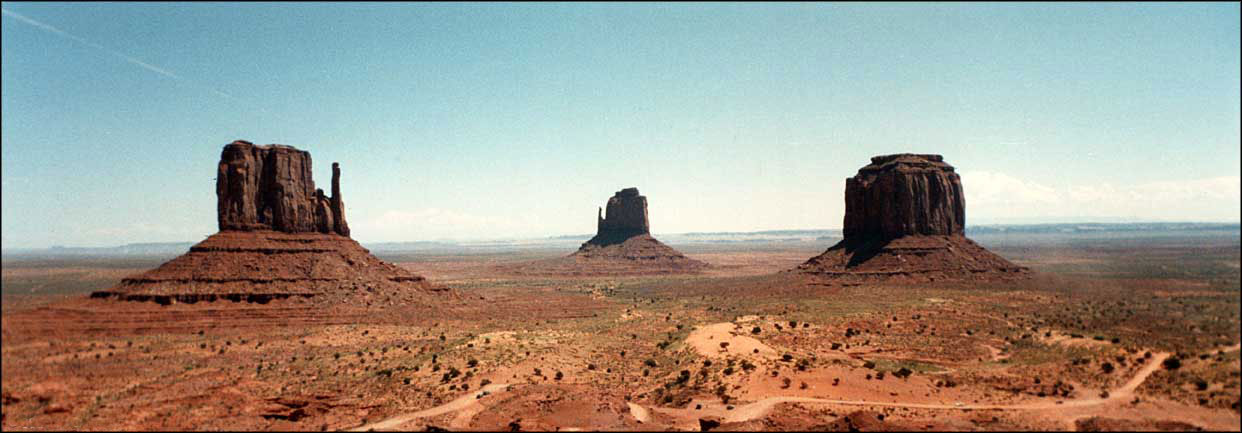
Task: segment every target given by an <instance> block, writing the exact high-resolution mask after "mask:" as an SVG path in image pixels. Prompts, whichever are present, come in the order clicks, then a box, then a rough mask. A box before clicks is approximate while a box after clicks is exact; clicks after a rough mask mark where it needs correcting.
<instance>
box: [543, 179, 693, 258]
mask: <svg viewBox="0 0 1242 433" xmlns="http://www.w3.org/2000/svg"><path fill="white" fill-rule="evenodd" d="M601 213H603V215H602V216H597V217H596V218H597V220H596V221H597V227H598V231H597V232H596V234H595V237H592V238H591V239H590V240H588V241H586V242H584V243H583V244H582V246H581V247H579V248H578V251H577V252H575V253H573V254H571V255H570V256H569V257H566V258H564V260H554V261H552V262H553V263H548V264H547V266H546V267H547V268H548V269H547V272H548V273H561V274H564V273H568V274H575V275H589V274H646V273H679V272H696V271H698V270H701V269H703V268H706V267H707V264H706V263H703V262H700V261H698V260H694V259H691V258H688V257H686V256H685V255H684V254H682V253H681V252H679V251H677V250H675V249H673V248H672V247H669V246H668V245H665V244H664V243H663V242H660V241H659V240H657V239H656V238H654V237H652V236H651V224H650V223H649V222H648V220H647V197H644V196H642V195H639V193H638V188H626V189H623V190H620V191H617V193H616V194H613V196H612V198H609V199H608V206H607V208H606V211H605V210H601Z"/></svg>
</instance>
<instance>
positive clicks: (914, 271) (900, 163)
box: [795, 153, 1029, 282]
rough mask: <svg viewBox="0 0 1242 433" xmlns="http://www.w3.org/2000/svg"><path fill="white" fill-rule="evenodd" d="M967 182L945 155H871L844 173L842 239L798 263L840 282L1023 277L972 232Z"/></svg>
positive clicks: (1024, 272) (800, 269) (1021, 270)
mask: <svg viewBox="0 0 1242 433" xmlns="http://www.w3.org/2000/svg"><path fill="white" fill-rule="evenodd" d="M965 226H966V203H965V198H964V197H963V195H962V182H961V178H960V177H958V175H957V173H955V172H954V171H953V167H952V166H950V165H949V164H947V163H945V162H944V158H942V157H941V156H940V155H919V154H909V153H902V154H896V155H884V156H877V157H874V158H871V164H869V165H867V166H865V167H863V168H861V169H859V170H858V174H857V175H855V176H854V177H852V178H848V179H846V180H845V228H844V230H843V234H844V239H842V240H841V242H838V243H837V244H836V245H833V246H832V247H831V248H828V250H827V251H825V252H824V253H823V254H820V255H819V256H816V257H814V258H812V259H810V260H807V261H806V262H805V263H803V264H801V265H799V266H798V267H797V268H796V269H795V271H797V272H801V273H806V274H812V275H816V276H821V277H829V279H833V280H839V281H843V282H862V281H872V280H877V281H878V280H882V281H890V280H910V281H935V280H959V279H997V278H1010V277H1023V276H1026V275H1027V274H1028V273H1029V271H1028V270H1027V268H1024V267H1021V266H1017V265H1014V264H1013V263H1010V262H1009V261H1008V260H1005V259H1004V258H1002V257H1000V256H998V255H996V254H993V253H992V252H991V251H988V250H987V249H985V248H983V247H981V246H979V245H978V244H976V243H975V242H974V241H971V240H970V239H967V238H966V236H965V235H964V234H963V229H964V227H965Z"/></svg>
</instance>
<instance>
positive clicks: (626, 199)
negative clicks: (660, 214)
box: [588, 188, 651, 245]
mask: <svg viewBox="0 0 1242 433" xmlns="http://www.w3.org/2000/svg"><path fill="white" fill-rule="evenodd" d="M605 209H606V210H604V211H601V212H603V213H604V214H603V215H602V216H597V217H596V218H597V222H598V224H597V230H596V233H595V237H594V238H591V240H590V241H588V243H592V244H596V245H601V244H614V243H620V242H624V241H625V240H626V239H629V238H632V237H635V236H640V235H647V234H651V223H649V222H648V221H647V197H645V196H642V195H639V194H638V188H626V189H623V190H620V191H617V192H616V194H613V196H612V198H609V199H608V205H607V207H606V208H605Z"/></svg>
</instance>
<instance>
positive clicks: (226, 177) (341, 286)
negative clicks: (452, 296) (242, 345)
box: [91, 140, 443, 304]
mask: <svg viewBox="0 0 1242 433" xmlns="http://www.w3.org/2000/svg"><path fill="white" fill-rule="evenodd" d="M217 175H218V177H217V178H216V199H217V200H216V205H217V208H216V213H217V221H218V223H219V226H220V232H218V233H216V234H214V235H211V236H209V237H208V238H207V239H205V240H203V241H202V242H199V243H198V244H196V245H194V246H192V247H190V251H189V252H188V253H186V254H184V255H182V256H179V257H177V258H175V259H173V260H171V261H168V262H167V263H164V264H162V265H160V266H159V267H158V268H156V269H153V270H150V271H147V272H144V273H142V274H139V275H134V276H130V277H128V278H125V279H123V280H122V281H121V283H120V284H118V285H117V286H115V287H113V288H111V289H108V290H101V291H97V292H95V293H93V294H92V295H91V296H92V297H95V298H116V299H122V300H137V301H155V302H159V303H161V304H168V303H175V302H183V303H194V302H199V301H213V300H232V301H250V302H260V303H266V302H268V301H271V300H273V299H283V298H289V297H303V298H310V297H324V296H325V295H328V296H327V297H329V298H336V299H350V298H357V299H360V298H364V297H373V296H382V297H384V298H385V299H390V300H391V299H394V297H395V298H396V299H412V298H413V297H417V296H420V295H422V294H425V293H431V292H440V291H443V290H442V289H439V288H435V287H433V286H431V285H430V284H429V283H428V282H427V280H426V279H424V278H423V277H421V276H419V275H415V274H413V273H411V272H409V271H407V270H405V269H403V268H400V267H398V266H395V265H392V264H389V263H385V262H383V261H381V260H380V259H378V258H376V257H375V256H373V255H371V254H370V251H367V249H366V248H363V247H362V245H359V244H358V242H356V241H354V240H353V239H350V238H349V225H348V224H347V223H346V221H345V209H344V204H343V202H342V201H341V186H340V178H341V170H340V166H339V165H338V164H336V163H333V164H332V196H331V197H327V196H325V194H324V192H323V190H322V189H317V188H315V183H314V180H313V179H312V178H311V157H310V153H309V152H306V151H302V150H298V149H296V148H293V147H291V146H284V145H275V144H274V145H267V146H256V145H253V144H251V143H249V142H246V141H240V140H239V141H234V142H233V143H231V144H228V145H226V146H225V147H224V151H223V152H221V155H220V163H219V164H218V165H217Z"/></svg>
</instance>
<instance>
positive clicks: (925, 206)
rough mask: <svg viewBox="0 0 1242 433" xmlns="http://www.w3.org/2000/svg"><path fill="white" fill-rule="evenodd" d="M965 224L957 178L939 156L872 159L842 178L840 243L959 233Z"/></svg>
mask: <svg viewBox="0 0 1242 433" xmlns="http://www.w3.org/2000/svg"><path fill="white" fill-rule="evenodd" d="M965 225H966V204H965V199H964V198H963V196H962V181H961V178H960V177H958V175H957V173H955V172H954V171H953V166H951V165H949V164H946V163H945V162H944V158H942V157H941V156H940V155H917V154H910V153H902V154H896V155H884V156H877V157H874V158H871V164H869V165H867V166H865V167H863V168H861V169H859V170H858V174H857V175H855V176H854V177H852V178H848V179H846V180H845V228H844V235H845V238H846V239H853V238H862V239H873V238H878V239H895V238H899V237H902V236H907V235H946V236H947V235H960V234H962V230H963V228H964V227H965Z"/></svg>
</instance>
